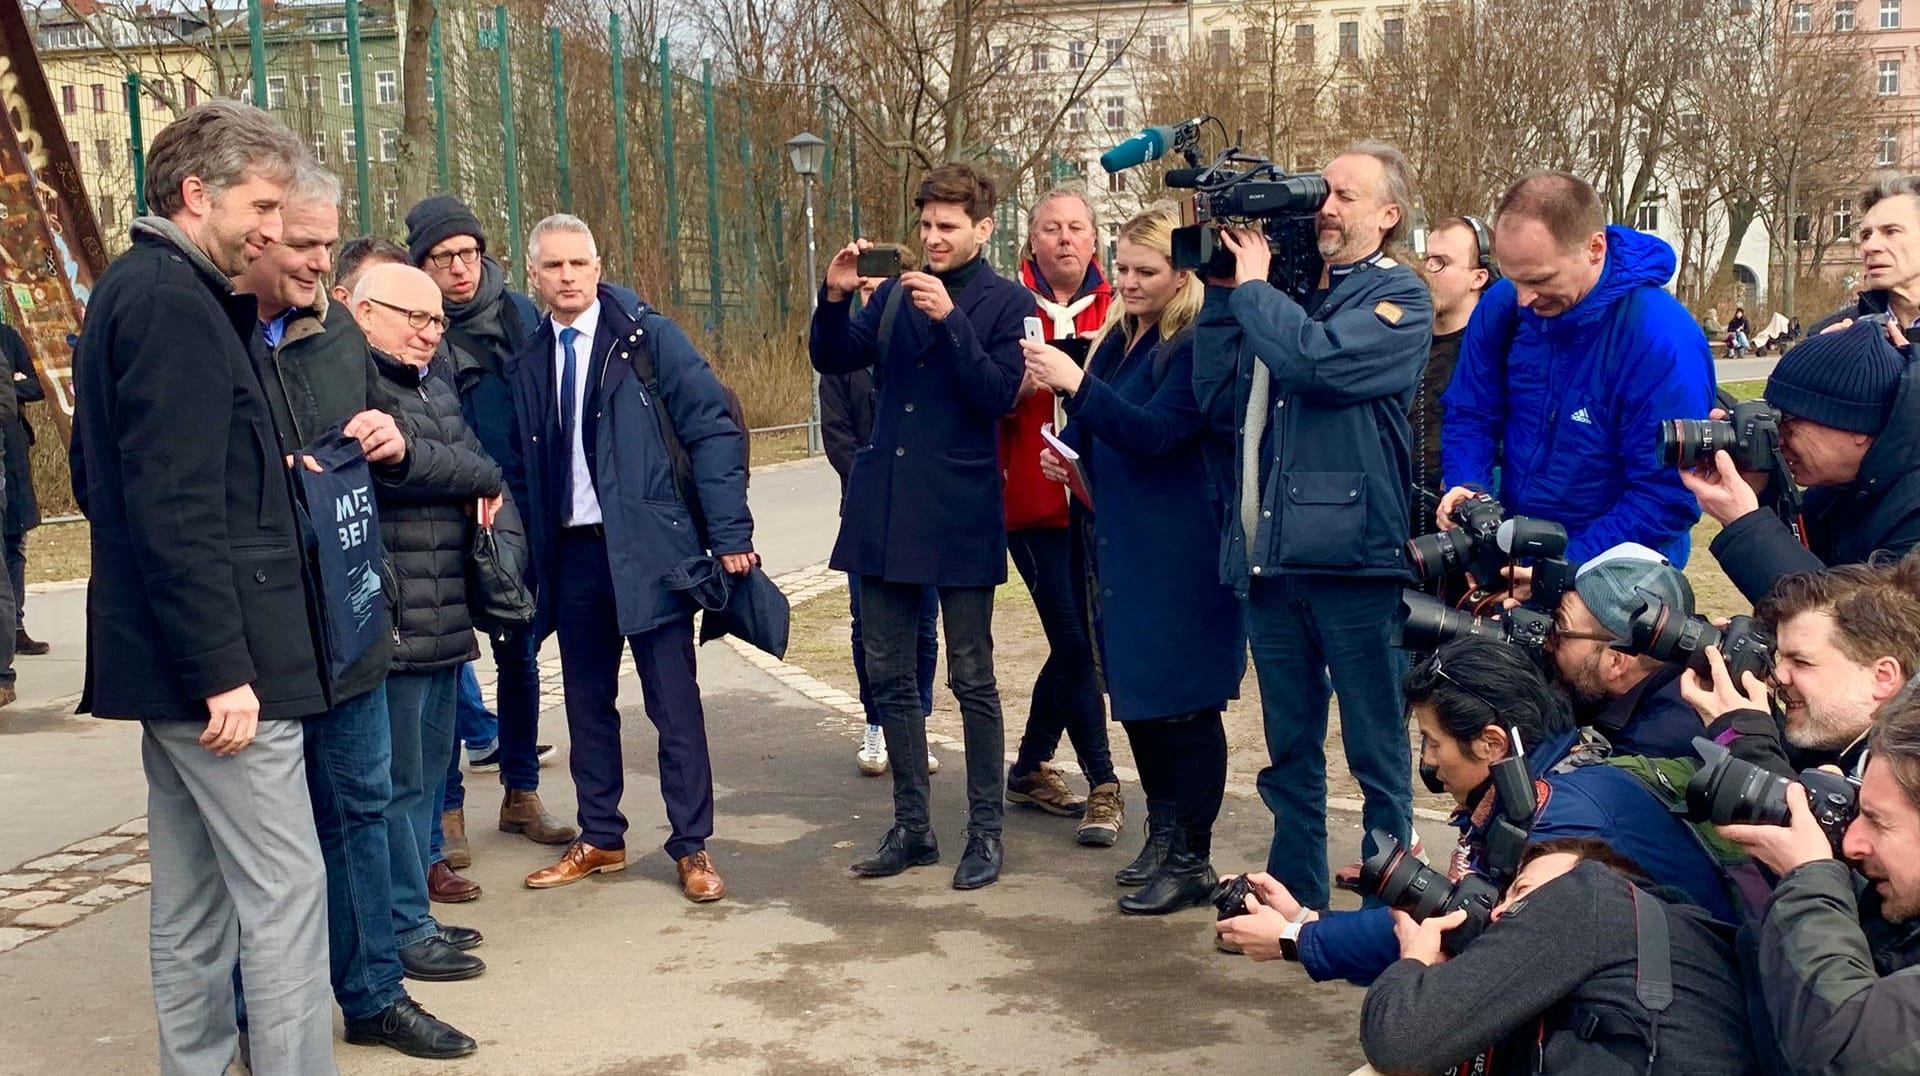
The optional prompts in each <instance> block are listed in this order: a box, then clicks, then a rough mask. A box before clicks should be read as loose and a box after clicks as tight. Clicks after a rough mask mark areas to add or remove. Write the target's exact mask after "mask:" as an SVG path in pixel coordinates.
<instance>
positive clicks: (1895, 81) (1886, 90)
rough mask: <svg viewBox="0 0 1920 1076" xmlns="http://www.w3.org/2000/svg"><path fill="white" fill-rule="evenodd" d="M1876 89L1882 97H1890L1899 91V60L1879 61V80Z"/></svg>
mask: <svg viewBox="0 0 1920 1076" xmlns="http://www.w3.org/2000/svg"><path fill="white" fill-rule="evenodd" d="M1876 89H1877V91H1878V92H1879V94H1880V96H1882V97H1892V96H1894V95H1895V94H1897V93H1899V92H1900V61H1899V60H1881V61H1880V80H1879V85H1878V86H1877V87H1876Z"/></svg>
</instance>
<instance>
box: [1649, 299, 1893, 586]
mask: <svg viewBox="0 0 1920 1076" xmlns="http://www.w3.org/2000/svg"><path fill="white" fill-rule="evenodd" d="M1889 330H1891V331H1893V332H1894V333H1895V334H1898V328H1897V326H1890V325H1887V324H1884V323H1882V322H1877V321H1866V320H1862V321H1858V322H1855V323H1854V324H1853V325H1852V326H1850V327H1848V328H1845V329H1841V330H1837V331H1834V332H1829V333H1823V334H1820V335H1818V336H1813V337H1809V338H1808V339H1807V340H1806V341H1805V342H1804V343H1802V344H1800V345H1798V346H1796V347H1795V348H1793V349H1792V350H1791V351H1788V352H1787V354H1786V355H1785V357H1783V358H1782V359H1781V360H1780V363H1779V365H1778V366H1776V367H1774V370H1773V373H1772V374H1770V375H1768V377H1767V387H1766V392H1765V394H1764V395H1765V402H1764V403H1749V404H1742V405H1739V406H1737V407H1735V408H1734V410H1733V412H1732V413H1731V414H1727V415H1724V417H1723V418H1722V419H1720V420H1717V421H1709V422H1687V421H1680V422H1669V423H1666V424H1665V430H1666V433H1665V439H1666V446H1665V452H1666V458H1667V460H1668V461H1669V462H1670V463H1675V464H1678V465H1679V466H1680V467H1681V471H1680V478H1681V481H1683V482H1685V483H1686V485H1687V488H1688V489H1690V490H1692V491H1693V494H1694V496H1695V497H1697V498H1699V501H1700V508H1701V510H1702V511H1704V512H1705V513H1706V514H1707V515H1710V516H1712V517H1713V518H1714V519H1716V520H1719V521H1720V524H1721V526H1722V527H1724V528H1725V529H1724V530H1722V531H1721V532H1720V534H1719V536H1718V537H1716V538H1715V539H1714V540H1713V544H1712V546H1711V547H1710V548H1711V549H1712V552H1713V555H1714V558H1715V559H1716V560H1718V561H1719V562H1720V566H1721V568H1723V569H1725V570H1726V573H1727V576H1728V578H1730V579H1732V580H1733V583H1734V585H1735V586H1736V587H1739V588H1740V593H1742V594H1744V595H1746V596H1747V598H1748V600H1750V601H1753V602H1759V601H1762V600H1763V599H1765V598H1766V596H1767V594H1768V592H1769V591H1771V590H1772V589H1773V585H1774V583H1775V582H1776V581H1778V580H1779V579H1780V577H1781V576H1784V575H1788V574H1790V573H1793V572H1806V571H1818V570H1819V569H1821V568H1825V567H1829V566H1832V565H1840V564H1859V563H1862V562H1864V561H1866V560H1868V559H1869V558H1870V557H1871V556H1872V555H1873V554H1874V553H1876V552H1885V553H1892V554H1894V555H1895V556H1900V555H1903V554H1905V553H1906V552H1907V551H1908V550H1909V549H1912V548H1913V547H1914V546H1915V545H1916V544H1920V381H1916V378H1920V375H1917V374H1916V373H1915V369H1914V367H1913V366H1912V365H1911V364H1910V363H1909V362H1908V361H1907V358H1906V356H1905V355H1903V354H1902V353H1901V350H1900V348H1899V347H1897V346H1896V345H1895V343H1894V342H1893V341H1890V340H1889V339H1888V332H1889ZM1900 342H1901V343H1904V342H1905V338H1904V336H1902V337H1900ZM1715 414H1716V415H1721V414H1722V413H1721V412H1717V411H1716V412H1715ZM1796 484H1797V485H1799V486H1803V487H1806V493H1805V496H1804V502H1803V503H1800V504H1798V505H1796V504H1795V500H1796V496H1797V491H1796V490H1795V489H1793V488H1792V487H1793V486H1794V485H1796ZM1796 530H1797V531H1798V532H1799V533H1798V535H1797V536H1796V534H1795V531H1796Z"/></svg>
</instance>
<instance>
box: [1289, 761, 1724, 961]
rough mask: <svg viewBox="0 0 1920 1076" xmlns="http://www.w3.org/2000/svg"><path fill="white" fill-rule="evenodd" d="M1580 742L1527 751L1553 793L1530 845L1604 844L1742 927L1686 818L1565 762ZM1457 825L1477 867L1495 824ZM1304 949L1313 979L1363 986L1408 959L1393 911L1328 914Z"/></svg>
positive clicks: (1627, 780)
mask: <svg viewBox="0 0 1920 1076" xmlns="http://www.w3.org/2000/svg"><path fill="white" fill-rule="evenodd" d="M1579 736H1580V734H1579V733H1578V732H1577V731H1576V732H1569V733H1566V734H1564V735H1562V736H1561V737H1559V738H1558V739H1555V740H1551V741H1549V742H1547V743H1543V744H1540V745H1539V746H1537V747H1534V748H1533V749H1532V750H1530V751H1528V752H1527V769H1528V771H1529V772H1531V773H1532V774H1533V776H1534V779H1535V783H1534V787H1535V789H1536V793H1537V792H1538V790H1539V789H1540V788H1541V787H1542V783H1543V782H1544V787H1545V790H1546V791H1545V794H1544V795H1541V796H1540V805H1539V807H1538V808H1537V809H1536V811H1535V812H1534V816H1533V831H1532V839H1533V840H1535V841H1547V840H1553V839H1555V838H1558V837H1593V838H1597V839H1599V840H1603V841H1605V842H1607V844H1608V845H1610V846H1612V848H1613V850H1614V851H1616V852H1618V853H1620V854H1621V855H1623V856H1626V857H1627V858H1628V859H1631V860H1633V861H1634V862H1635V863H1638V864H1640V866H1641V867H1643V868H1645V870H1646V872H1647V876H1648V877H1649V878H1650V879H1652V880H1653V881H1655V882H1657V883H1659V884H1661V885H1669V886H1673V887H1674V888H1676V889H1680V890H1684V891H1685V892H1686V894H1687V895H1688V896H1690V897H1692V898H1693V899H1694V901H1695V902H1697V903H1698V904H1699V905H1700V906H1701V907H1702V908H1704V909H1706V911H1707V914H1709V915H1711V916H1713V918H1714V919H1715V920H1717V921H1719V922H1722V923H1734V922H1737V920H1736V918H1735V912H1734V908H1733V904H1732V902H1731V901H1730V900H1729V898H1728V896H1727V891H1726V886H1725V883H1724V882H1723V881H1722V879H1721V876H1720V873H1719V871H1718V869H1717V868H1716V867H1715V866H1714V864H1713V863H1712V861H1710V860H1709V859H1708V858H1707V853H1706V851H1705V849H1703V848H1702V847H1701V845H1700V843H1699V842H1698V840H1697V839H1696V838H1695V837H1694V835H1693V834H1692V833H1690V832H1689V831H1688V830H1687V824H1686V822H1685V821H1684V820H1682V819H1679V818H1677V817H1675V816H1674V815H1672V814H1670V813H1669V812H1668V811H1667V808H1666V807H1665V806H1664V805H1663V804H1661V803H1660V801H1659V800H1657V799H1655V798H1654V797H1653V794H1652V793H1651V792H1649V791H1647V789H1646V786H1644V785H1642V784H1641V783H1640V780H1639V778H1637V777H1634V776H1633V775H1632V774H1630V773H1628V772H1627V771H1625V770H1622V769H1620V768H1618V767H1615V766H1609V765H1607V764H1606V763H1605V762H1597V761H1596V762H1593V763H1591V764H1588V765H1569V766H1563V765H1562V763H1563V762H1566V761H1567V756H1568V754H1569V753H1570V752H1572V750H1573V748H1574V747H1575V746H1576V744H1577V743H1578V742H1579ZM1494 794H1495V793H1494V792H1493V791H1492V790H1489V791H1488V792H1487V795H1489V796H1491V795H1494ZM1453 821H1454V824H1455V825H1456V826H1458V827H1459V829H1460V842H1461V845H1462V846H1464V847H1465V848H1466V850H1467V855H1468V864H1469V867H1470V869H1472V870H1476V871H1477V870H1479V869H1480V868H1481V857H1482V856H1484V855H1485V854H1486V848H1487V845H1486V840H1487V834H1486V828H1487V827H1486V826H1485V825H1475V824H1474V822H1473V819H1472V818H1471V816H1470V813H1469V812H1467V811H1464V810H1463V811H1460V812H1457V813H1456V814H1455V816H1454V819H1453ZM1445 866H1446V864H1445V863H1444V862H1439V863H1436V864H1435V865H1434V867H1435V869H1436V870H1444V869H1445ZM1299 947H1300V964H1301V966H1303V967H1305V968H1306V969H1307V974H1308V975H1311V976H1313V977H1314V978H1315V979H1318V980H1326V979H1346V980H1349V981H1351V982H1354V983H1358V984H1360V985H1362V986H1364V985H1366V984H1368V983H1370V982H1372V981H1373V979H1374V977H1375V976H1377V975H1379V974H1380V973H1381V972H1382V971H1385V970H1386V969H1387V966H1388V965H1389V964H1392V963H1393V962H1394V961H1396V960H1398V959H1400V943H1399V942H1398V941H1397V940H1396V939H1395V938H1394V936H1393V917H1392V914H1391V913H1390V912H1389V911H1388V909H1386V908H1363V909H1361V910H1360V911H1357V912H1335V913H1332V914H1330V915H1325V916H1322V917H1321V918H1320V919H1319V920H1318V921H1316V922H1313V923H1310V924H1308V925H1307V926H1306V927H1305V928H1304V929H1302V930H1301V931H1300V941H1299Z"/></svg>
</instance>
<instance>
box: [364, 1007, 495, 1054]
mask: <svg viewBox="0 0 1920 1076" xmlns="http://www.w3.org/2000/svg"><path fill="white" fill-rule="evenodd" d="M347 1041H348V1042H350V1043H353V1044H354V1045H355V1046H391V1047H393V1048H394V1049H396V1050H398V1051H400V1052H401V1053H403V1054H406V1055H407V1056H408V1057H424V1058H427V1059H429V1060H434V1061H440V1060H445V1059H447V1058H450V1057H465V1056H467V1055H468V1054H470V1053H472V1052H473V1051H474V1050H476V1049H478V1048H479V1045H478V1044H477V1043H475V1042H474V1041H473V1040H472V1039H471V1038H469V1037H467V1036H466V1035H463V1034H461V1033H460V1032H459V1030H457V1029H456V1028H454V1027H453V1025H451V1024H449V1023H447V1022H446V1021H444V1020H439V1019H436V1018H435V1017H434V1015H433V1014H432V1013H430V1012H428V1011H427V1010H425V1009H423V1008H421V1007H420V1003H419V1002H417V1001H415V1000H413V999H412V998H410V997H406V996H402V997H401V998H400V1000H399V1001H396V1002H394V1003H393V1004H391V1005H389V1006H387V1007H386V1008H384V1009H382V1010H380V1011H379V1012H377V1013H374V1014H373V1015H372V1016H368V1017H365V1018H363V1019H360V1020H353V1019H349V1020H348V1021H347Z"/></svg>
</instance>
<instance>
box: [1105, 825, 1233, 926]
mask: <svg viewBox="0 0 1920 1076" xmlns="http://www.w3.org/2000/svg"><path fill="white" fill-rule="evenodd" d="M1218 880H1219V879H1217V878H1215V877H1214V874H1213V864H1211V863H1209V862H1207V857H1206V856H1205V855H1203V854H1201V853H1199V852H1195V851H1192V850H1191V849H1189V848H1188V847H1187V841H1186V839H1185V838H1184V837H1181V836H1178V835H1175V836H1174V838H1173V841H1172V845H1171V847H1170V848H1169V849H1168V851H1167V864H1166V866H1165V867H1162V868H1161V870H1160V873H1159V874H1156V875H1154V877H1153V880H1152V881H1150V882H1148V883H1147V884H1146V885H1145V886H1144V887H1142V888H1141V889H1139V890H1138V891H1136V892H1133V893H1129V894H1127V895H1126V896H1124V897H1121V898H1120V910H1121V911H1123V912H1126V913H1127V914H1128V915H1166V914H1168V913H1169V912H1177V911H1179V910H1180V909H1182V908H1192V907H1195V906H1198V905H1201V904H1205V903H1207V900H1208V899H1209V898H1210V897H1212V896H1213V886H1214V883H1215V882H1217V881H1218Z"/></svg>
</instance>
